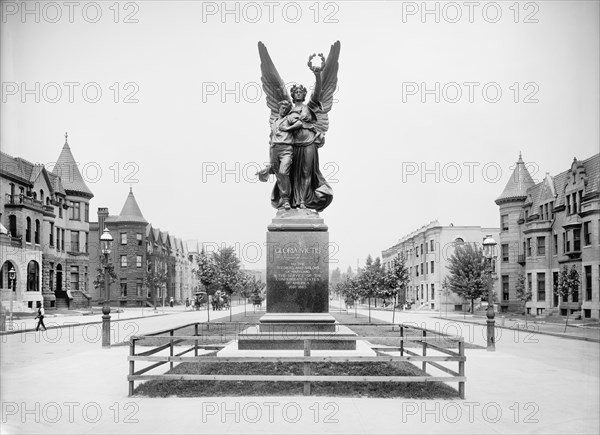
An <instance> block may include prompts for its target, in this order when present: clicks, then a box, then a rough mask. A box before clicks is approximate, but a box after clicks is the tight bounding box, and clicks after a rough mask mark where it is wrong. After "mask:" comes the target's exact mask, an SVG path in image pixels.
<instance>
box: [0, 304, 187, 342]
mask: <svg viewBox="0 0 600 435" xmlns="http://www.w3.org/2000/svg"><path fill="white" fill-rule="evenodd" d="M119 311H122V312H118V311H117V309H116V308H114V307H113V308H111V313H110V320H111V322H116V321H122V320H131V319H141V318H145V317H153V316H162V315H168V314H177V313H181V312H184V311H185V306H183V307H181V306H175V307H173V308H171V307H164V308H163V307H160V308H157V309H156V310H154V309H152V308H137V307H132V308H120V309H119ZM95 323H102V308H101V307H94V309H93V311H91V312H90V311H71V312H69V313H56V314H55V313H52V312H50V313H48V312H46V315H45V316H44V324H45V325H46V327H47V328H48V329H54V328H62V327H73V326H79V325H91V324H95ZM36 326H37V320H36V319H35V318H34V317H33V316H32V317H26V318H19V319H13V321H12V323H11V322H10V321H9V320H8V319H7V320H6V331H4V332H0V335H5V334H15V333H20V332H25V331H35V328H36Z"/></svg>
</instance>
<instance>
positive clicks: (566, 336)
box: [359, 306, 600, 343]
mask: <svg viewBox="0 0 600 435" xmlns="http://www.w3.org/2000/svg"><path fill="white" fill-rule="evenodd" d="M359 308H360V306H359ZM364 309H368V308H364ZM371 311H391V310H382V309H380V308H375V309H374V308H373V307H371ZM415 314H419V313H417V312H416V311H415ZM432 318H433V319H440V320H447V321H449V322H462V323H470V324H473V325H479V326H486V323H485V322H483V323H481V322H474V321H471V320H459V319H448V318H446V317H437V316H435V317H434V316H432ZM495 327H496V328H502V329H508V330H511V331H526V329H523V328H514V327H511V326H500V325H498V322H497V321H496V325H495ZM530 332H532V333H533V334H540V335H549V336H552V337H559V338H565V339H570V340H580V341H590V342H592V343H600V339H598V338H590V337H580V336H578V335H569V334H560V333H558V332H547V331H540V330H538V331H530Z"/></svg>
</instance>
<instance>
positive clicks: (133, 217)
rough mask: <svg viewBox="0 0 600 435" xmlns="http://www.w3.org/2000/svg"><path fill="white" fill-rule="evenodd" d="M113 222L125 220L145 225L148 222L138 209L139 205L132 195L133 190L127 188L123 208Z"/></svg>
mask: <svg viewBox="0 0 600 435" xmlns="http://www.w3.org/2000/svg"><path fill="white" fill-rule="evenodd" d="M115 222H120V223H123V222H127V223H139V224H144V225H147V224H148V222H147V221H146V219H144V215H143V214H142V211H141V210H140V206H139V205H138V203H137V201H136V200H135V196H133V190H132V189H131V188H129V195H127V199H126V200H125V204H123V209H122V210H121V213H119V216H117V218H116V219H115Z"/></svg>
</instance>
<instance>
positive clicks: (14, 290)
mask: <svg viewBox="0 0 600 435" xmlns="http://www.w3.org/2000/svg"><path fill="white" fill-rule="evenodd" d="M8 279H9V280H10V287H12V293H11V294H10V316H9V321H10V324H11V325H12V321H13V299H14V298H15V296H16V295H17V273H16V272H15V268H14V267H13V266H12V265H11V266H10V270H9V271H8Z"/></svg>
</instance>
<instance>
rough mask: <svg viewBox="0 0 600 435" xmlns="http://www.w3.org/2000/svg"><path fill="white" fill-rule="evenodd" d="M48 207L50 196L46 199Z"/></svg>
mask: <svg viewBox="0 0 600 435" xmlns="http://www.w3.org/2000/svg"><path fill="white" fill-rule="evenodd" d="M46 205H50V197H49V196H47V197H46Z"/></svg>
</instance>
